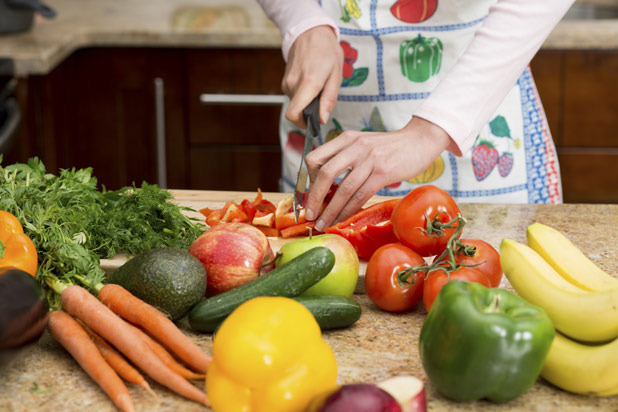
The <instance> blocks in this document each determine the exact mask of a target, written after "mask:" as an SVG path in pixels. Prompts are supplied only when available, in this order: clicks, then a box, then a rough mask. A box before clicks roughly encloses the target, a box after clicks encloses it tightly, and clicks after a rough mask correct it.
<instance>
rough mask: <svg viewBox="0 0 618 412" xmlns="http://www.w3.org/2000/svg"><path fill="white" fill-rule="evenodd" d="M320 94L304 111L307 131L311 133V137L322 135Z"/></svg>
mask: <svg viewBox="0 0 618 412" xmlns="http://www.w3.org/2000/svg"><path fill="white" fill-rule="evenodd" d="M321 95H322V93H319V94H318V95H317V96H316V97H315V98H314V99H313V100H312V101H311V103H309V105H308V106H307V107H305V109H304V110H303V117H304V118H305V123H306V124H307V129H309V128H311V130H309V131H310V132H311V136H317V135H319V134H320V96H321Z"/></svg>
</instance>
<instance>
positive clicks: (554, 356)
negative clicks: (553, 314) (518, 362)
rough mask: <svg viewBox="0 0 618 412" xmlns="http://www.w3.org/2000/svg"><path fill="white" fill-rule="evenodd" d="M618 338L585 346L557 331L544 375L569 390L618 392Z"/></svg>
mask: <svg viewBox="0 0 618 412" xmlns="http://www.w3.org/2000/svg"><path fill="white" fill-rule="evenodd" d="M616 365H618V339H615V340H613V341H611V342H609V343H606V344H603V345H586V344H582V343H578V342H575V341H572V340H571V339H569V338H567V337H565V336H563V335H561V334H559V333H556V336H555V337H554V341H553V342H552V345H551V348H550V349H549V353H548V354H547V358H545V363H544V365H543V369H542V370H541V376H542V377H543V378H545V379H546V380H547V381H549V382H551V383H552V384H554V385H556V386H558V387H560V388H562V389H565V390H567V391H569V392H574V393H579V394H583V395H596V396H611V395H615V394H616V393H618V368H617V367H616Z"/></svg>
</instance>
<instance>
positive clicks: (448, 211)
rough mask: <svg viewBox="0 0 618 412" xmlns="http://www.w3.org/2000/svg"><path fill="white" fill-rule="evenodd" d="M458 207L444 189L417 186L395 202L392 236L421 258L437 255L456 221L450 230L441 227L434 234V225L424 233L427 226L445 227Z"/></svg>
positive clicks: (431, 186) (442, 248)
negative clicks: (439, 230)
mask: <svg viewBox="0 0 618 412" xmlns="http://www.w3.org/2000/svg"><path fill="white" fill-rule="evenodd" d="M460 213H461V212H460V211H459V207H458V206H457V203H455V201H454V200H453V198H452V197H451V196H450V195H449V194H448V193H446V192H445V191H444V190H442V189H440V188H439V187H437V186H433V185H423V186H419V187H417V188H416V189H414V190H413V191H411V192H410V193H408V194H407V195H406V196H404V198H403V199H401V201H400V202H399V204H398V205H397V206H396V207H395V210H393V215H392V216H391V221H392V223H393V231H394V232H395V236H397V238H398V239H399V241H400V242H401V243H403V244H404V245H406V246H407V247H409V248H410V249H412V250H414V251H416V252H417V253H418V254H420V255H421V256H433V255H439V254H440V253H442V251H444V249H445V248H446V244H447V242H448V240H449V238H450V237H451V235H453V233H454V232H455V230H456V229H457V227H458V226H459V223H458V222H456V223H455V224H454V225H453V227H452V228H450V229H448V228H443V229H442V233H440V232H435V227H436V224H434V225H433V226H432V227H430V230H429V232H428V231H427V224H428V218H429V223H430V224H431V222H433V221H436V223H437V225H440V224H445V223H448V222H450V221H452V220H453V219H455V218H456V217H457V215H458V214H460Z"/></svg>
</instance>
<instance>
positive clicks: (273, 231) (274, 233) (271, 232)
mask: <svg viewBox="0 0 618 412" xmlns="http://www.w3.org/2000/svg"><path fill="white" fill-rule="evenodd" d="M256 228H257V229H259V230H261V231H262V233H264V234H265V235H266V236H268V237H279V233H280V232H279V229H277V228H276V227H268V226H256Z"/></svg>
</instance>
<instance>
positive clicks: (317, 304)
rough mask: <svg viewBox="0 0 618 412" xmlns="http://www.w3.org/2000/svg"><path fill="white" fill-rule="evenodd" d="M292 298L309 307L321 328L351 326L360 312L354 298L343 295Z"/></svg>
mask: <svg viewBox="0 0 618 412" xmlns="http://www.w3.org/2000/svg"><path fill="white" fill-rule="evenodd" d="M292 299H294V300H295V301H297V302H298V303H300V304H302V305H303V306H304V307H306V308H307V309H309V312H311V313H312V314H313V316H314V317H315V320H317V321H318V325H320V329H322V330H327V329H337V328H347V327H348V326H352V325H353V324H354V323H355V322H356V321H357V320H358V319H359V318H360V316H361V312H362V311H361V307H360V305H359V304H358V303H357V302H356V301H355V300H354V299H351V298H346V297H344V296H296V297H293V298H292Z"/></svg>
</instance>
